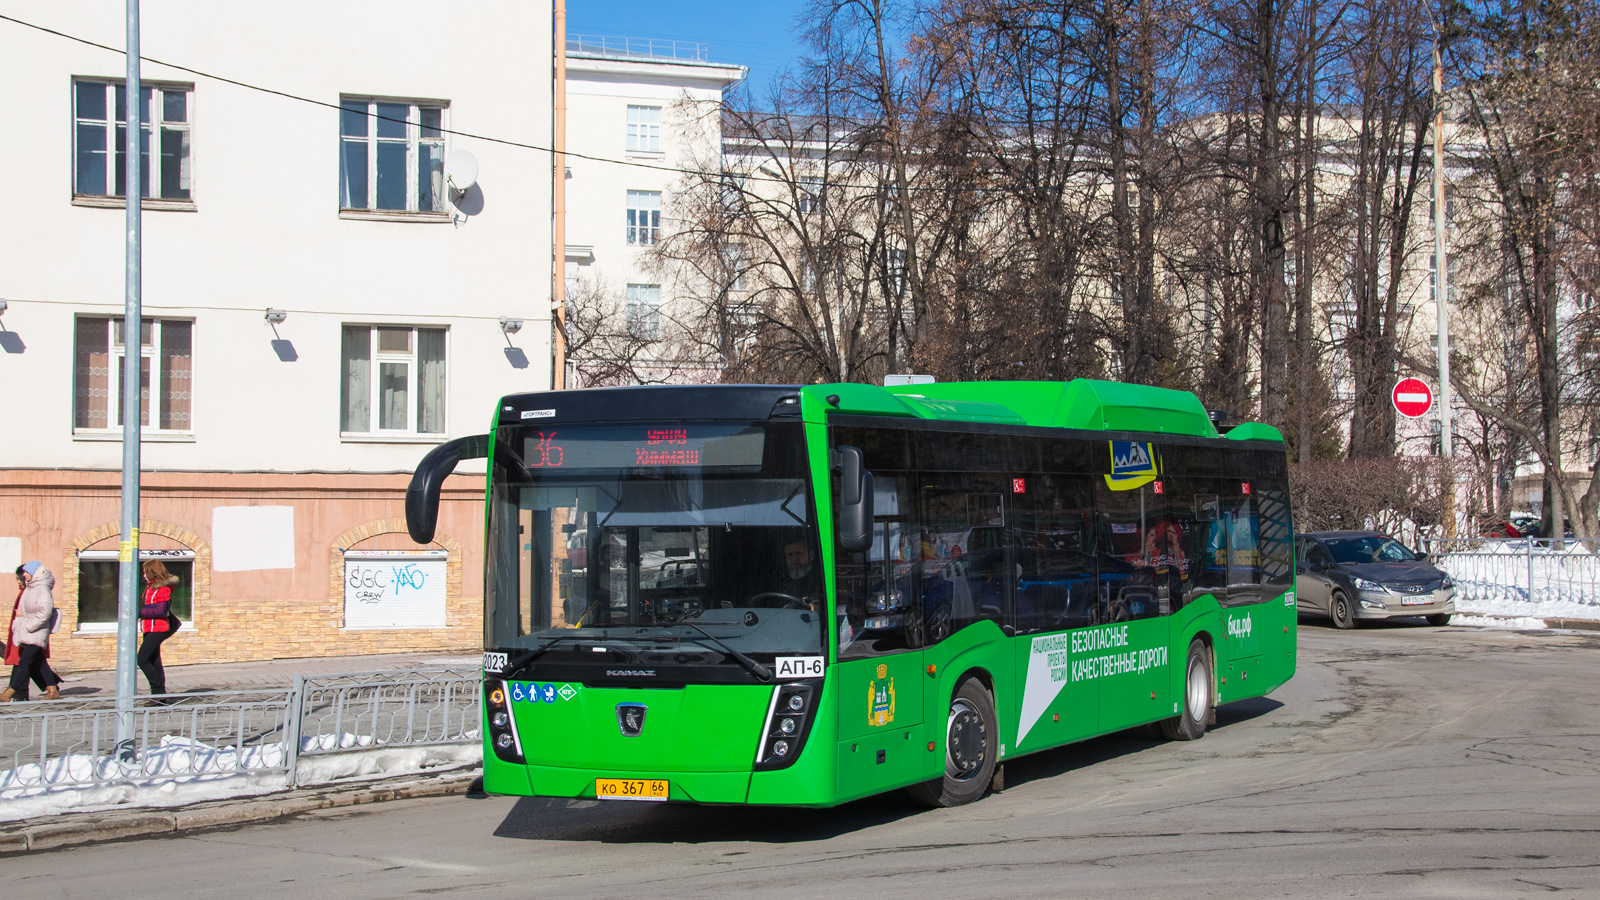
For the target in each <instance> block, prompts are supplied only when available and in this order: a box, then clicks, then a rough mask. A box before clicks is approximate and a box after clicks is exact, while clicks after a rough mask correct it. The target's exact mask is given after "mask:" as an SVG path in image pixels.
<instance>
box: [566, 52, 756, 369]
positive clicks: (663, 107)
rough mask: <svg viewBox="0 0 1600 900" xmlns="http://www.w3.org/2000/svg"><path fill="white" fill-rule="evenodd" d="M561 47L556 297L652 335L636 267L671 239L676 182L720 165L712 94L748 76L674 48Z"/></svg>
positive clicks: (648, 280)
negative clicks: (561, 175)
mask: <svg viewBox="0 0 1600 900" xmlns="http://www.w3.org/2000/svg"><path fill="white" fill-rule="evenodd" d="M566 47H567V135H568V136H567V149H568V151H570V152H571V153H572V154H574V155H572V156H570V157H568V163H567V172H568V178H567V237H566V273H565V274H566V279H567V294H568V296H569V297H572V296H575V295H577V294H578V293H579V292H582V291H585V290H589V291H592V290H595V289H600V290H603V291H605V292H606V293H607V294H608V295H614V296H616V297H619V298H621V299H622V300H623V309H624V310H625V315H626V316H627V324H628V326H629V328H631V329H633V330H634V331H636V332H638V333H639V334H641V335H644V336H652V335H658V334H660V330H661V328H660V316H661V312H660V308H661V306H662V304H663V303H665V302H668V301H669V300H670V298H668V297H666V296H664V295H663V285H664V284H665V283H668V282H667V281H666V280H665V279H664V278H663V273H661V272H659V271H653V270H652V269H651V268H650V267H648V266H646V265H644V263H643V256H644V254H645V253H647V252H648V250H649V248H650V247H651V246H652V245H654V244H656V243H657V242H658V241H660V239H661V237H662V234H663V229H670V228H671V227H672V221H673V218H674V213H673V191H674V189H675V188H677V187H679V186H680V185H681V184H682V183H683V180H684V175H683V170H685V169H689V170H696V171H697V170H699V169H700V168H701V167H703V166H706V165H712V166H717V165H720V158H721V145H722V120H721V104H722V98H723V94H724V92H725V91H727V90H729V89H730V88H732V87H733V86H734V85H736V84H738V83H739V82H740V81H742V80H743V79H744V77H745V75H746V73H747V70H746V69H745V67H744V66H738V65H730V64H724V63H713V62H710V61H708V59H709V55H708V53H707V49H706V46H705V45H704V44H698V43H686V42H683V41H660V40H648V39H639V38H613V37H593V36H587V35H568V37H567V42H566ZM578 364H579V365H580V366H581V361H579V363H578ZM580 381H581V379H580Z"/></svg>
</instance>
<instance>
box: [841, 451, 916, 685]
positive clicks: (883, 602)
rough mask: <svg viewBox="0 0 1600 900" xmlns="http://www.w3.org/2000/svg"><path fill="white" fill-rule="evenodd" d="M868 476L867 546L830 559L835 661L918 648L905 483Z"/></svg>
mask: <svg viewBox="0 0 1600 900" xmlns="http://www.w3.org/2000/svg"><path fill="white" fill-rule="evenodd" d="M872 476H873V495H872V506H873V517H874V518H873V529H872V546H871V547H869V548H868V549H867V550H866V551H865V552H860V553H854V552H849V551H845V550H838V551H837V552H836V554H835V567H836V577H835V597H836V601H837V607H836V608H837V612H836V614H835V617H834V618H835V622H834V628H835V631H836V633H837V635H838V640H839V658H840V659H860V658H863V657H869V656H881V655H883V654H885V653H895V652H898V651H901V650H909V649H914V648H916V647H919V646H921V645H922V639H923V638H922V636H923V628H922V622H921V602H920V594H921V592H920V587H921V586H920V584H919V583H918V580H917V565H916V551H915V546H916V535H915V529H914V527H913V525H912V523H911V522H910V521H909V516H908V515H907V514H908V513H909V511H910V509H911V503H910V501H909V497H908V496H907V492H908V491H909V490H910V488H909V486H908V485H909V483H910V479H909V478H908V477H907V476H905V475H903V474H901V473H896V472H884V471H876V472H873V473H872Z"/></svg>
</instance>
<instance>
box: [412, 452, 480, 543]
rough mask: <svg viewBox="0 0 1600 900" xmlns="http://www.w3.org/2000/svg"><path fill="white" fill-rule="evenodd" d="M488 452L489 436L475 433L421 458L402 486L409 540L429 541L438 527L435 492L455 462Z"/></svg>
mask: <svg viewBox="0 0 1600 900" xmlns="http://www.w3.org/2000/svg"><path fill="white" fill-rule="evenodd" d="M488 455H489V436H488V435H487V434H475V435H472V436H471V437H464V438H456V439H455V440H453V441H447V442H446V443H443V444H440V445H439V446H437V447H435V448H433V450H431V451H430V452H429V453H428V455H427V456H424V457H423V458H422V462H420V463H418V464H417V471H416V472H414V473H412V475H411V484H410V485H409V486H407V487H406V531H408V532H410V533H411V539H412V540H413V541H416V542H417V543H419V544H428V543H432V542H433V532H434V530H435V529H437V528H438V527H439V491H440V490H441V489H442V488H443V487H444V480H445V479H446V478H448V477H450V473H451V472H454V471H455V470H456V463H458V462H460V461H462V460H463V459H483V458H484V457H485V456H488Z"/></svg>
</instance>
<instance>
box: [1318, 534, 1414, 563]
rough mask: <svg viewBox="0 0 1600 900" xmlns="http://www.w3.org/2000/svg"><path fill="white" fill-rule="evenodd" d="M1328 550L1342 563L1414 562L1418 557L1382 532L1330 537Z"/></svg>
mask: <svg viewBox="0 0 1600 900" xmlns="http://www.w3.org/2000/svg"><path fill="white" fill-rule="evenodd" d="M1328 550H1329V551H1330V552H1331V553H1332V554H1333V558H1334V559H1335V560H1337V561H1339V562H1341V563H1356V564H1360V563H1372V562H1413V561H1415V560H1416V558H1417V556H1416V554H1415V553H1412V552H1411V551H1410V550H1407V549H1406V547H1405V545H1404V544H1402V543H1400V542H1399V541H1397V540H1395V539H1394V538H1392V537H1388V536H1386V535H1381V534H1370V535H1362V536H1360V537H1348V538H1328Z"/></svg>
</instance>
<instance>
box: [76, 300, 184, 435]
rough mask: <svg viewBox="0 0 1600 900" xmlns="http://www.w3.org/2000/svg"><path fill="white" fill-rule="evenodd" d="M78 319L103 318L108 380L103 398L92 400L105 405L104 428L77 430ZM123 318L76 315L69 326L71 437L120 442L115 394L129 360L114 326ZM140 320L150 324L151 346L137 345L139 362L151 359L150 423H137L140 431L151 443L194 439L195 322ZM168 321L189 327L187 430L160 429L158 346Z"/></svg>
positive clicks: (119, 403)
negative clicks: (71, 394)
mask: <svg viewBox="0 0 1600 900" xmlns="http://www.w3.org/2000/svg"><path fill="white" fill-rule="evenodd" d="M78 319H105V320H106V349H107V358H108V359H109V368H110V371H109V372H107V373H106V379H107V380H106V385H107V386H106V395H105V396H104V397H98V398H93V399H95V400H97V401H99V403H102V404H104V409H105V413H106V422H107V425H106V427H104V428H87V427H79V426H78V425H77V418H78V389H79V375H78V371H77V369H78ZM122 319H123V317H122V316H115V315H104V316H102V315H79V316H77V317H75V318H74V319H73V323H72V368H73V374H72V386H73V405H72V419H73V429H72V434H73V437H75V438H86V439H90V440H93V439H101V440H121V439H122V419H121V416H122V401H121V399H120V398H119V397H118V394H119V391H118V389H117V388H118V385H120V384H121V383H122V381H121V379H122V376H123V371H124V370H123V366H124V365H125V364H126V360H127V357H128V347H127V344H126V343H123V344H121V345H118V344H117V326H118V325H119V324H121V323H122ZM141 320H142V321H143V322H148V323H149V324H150V344H149V346H145V345H144V343H143V342H142V341H141V343H140V345H139V357H140V358H141V359H148V360H150V393H151V396H150V398H149V419H150V420H149V422H148V423H147V422H140V424H139V432H140V434H141V435H142V436H143V437H144V438H145V439H146V440H150V439H155V440H158V441H159V440H163V439H166V440H179V441H183V440H193V439H194V418H195V402H194V399H195V398H194V394H195V391H194V382H195V357H194V324H195V323H194V320H193V319H183V318H175V317H167V318H161V319H156V318H150V317H148V316H144V317H141ZM167 322H184V323H186V324H188V326H189V396H188V397H187V398H185V399H187V400H188V401H189V427H188V428H162V427H161V394H162V390H161V387H162V386H161V346H162V343H163V341H164V340H165V336H164V335H163V334H162V331H163V325H164V323H167ZM141 390H142V388H141ZM85 402H88V401H87V400H86V401H85ZM89 405H90V406H94V405H95V404H93V403H90V404H89Z"/></svg>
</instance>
